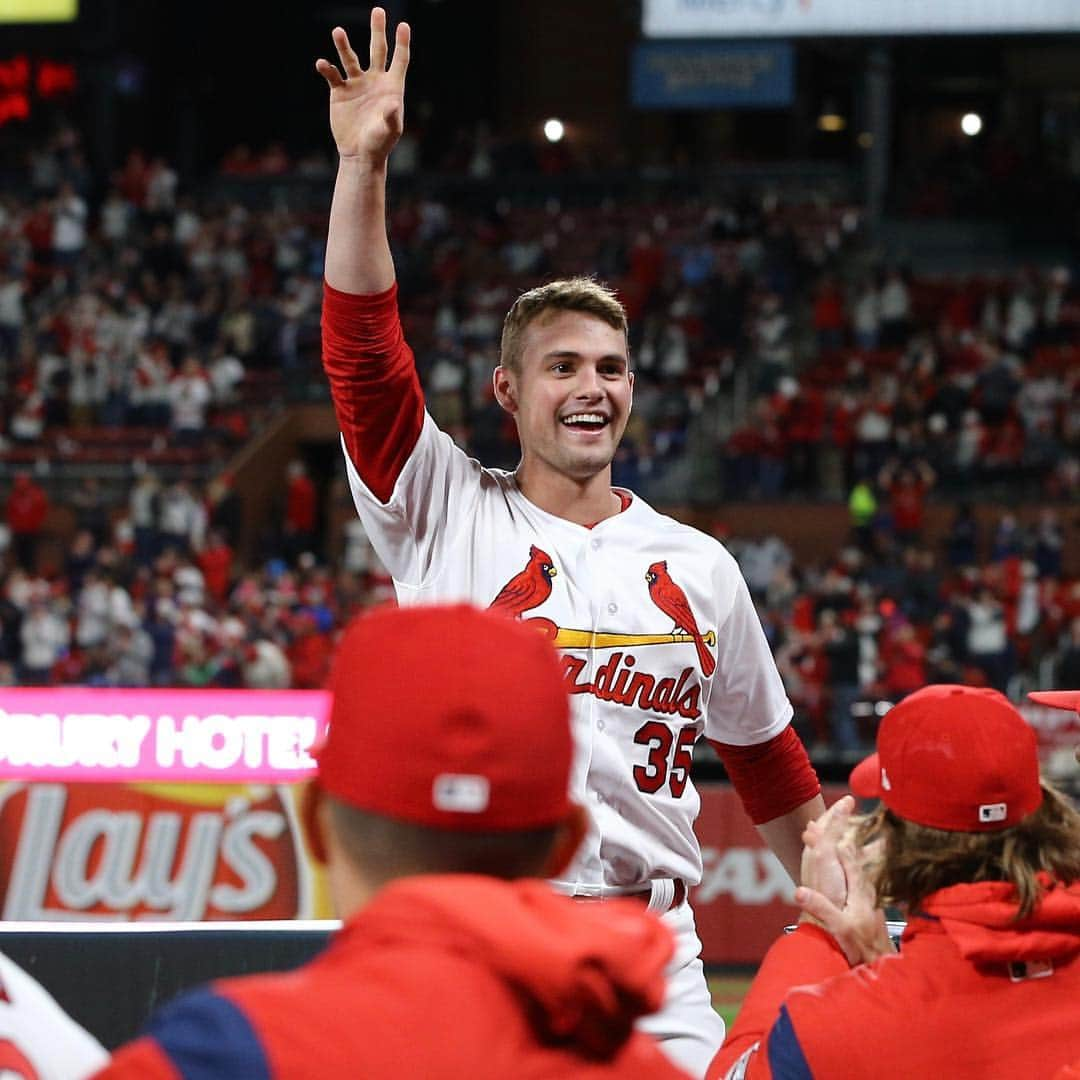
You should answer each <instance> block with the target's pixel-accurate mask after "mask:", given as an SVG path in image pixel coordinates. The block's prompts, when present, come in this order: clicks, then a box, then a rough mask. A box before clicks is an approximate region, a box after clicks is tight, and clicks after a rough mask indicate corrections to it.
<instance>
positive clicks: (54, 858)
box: [0, 781, 332, 922]
mask: <svg viewBox="0 0 1080 1080" xmlns="http://www.w3.org/2000/svg"><path fill="white" fill-rule="evenodd" d="M299 790H300V789H299V787H297V786H291V787H290V786H284V785H280V786H274V785H227V784H82V783H72V784H65V783H59V782H51V781H44V782H40V783H34V784H27V783H23V782H21V781H14V782H10V783H6V784H0V917H2V918H3V919H4V920H8V921H23V922H36V921H63V922H71V921H80V922H115V921H130V920H139V921H142V920H166V921H169V922H201V921H204V920H223V919H224V920H252V919H260V920H261V919H313V918H329V917H330V916H331V914H332V912H331V910H330V905H329V901H328V899H327V894H326V889H325V880H324V878H323V876H322V872H321V869H320V868H319V867H318V864H316V863H315V862H314V861H313V860H312V859H311V858H310V856H309V855H308V852H307V850H306V848H305V845H304V841H303V837H302V835H301V830H300V828H299V821H298V817H297V808H296V797H297V794H298V792H299Z"/></svg>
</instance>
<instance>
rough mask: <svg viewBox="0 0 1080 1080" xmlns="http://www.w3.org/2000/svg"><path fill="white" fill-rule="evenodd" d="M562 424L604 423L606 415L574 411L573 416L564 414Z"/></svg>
mask: <svg viewBox="0 0 1080 1080" xmlns="http://www.w3.org/2000/svg"><path fill="white" fill-rule="evenodd" d="M563 423H564V424H606V423H607V417H606V416H601V415H600V414H599V413H575V414H574V415H573V416H564V417H563Z"/></svg>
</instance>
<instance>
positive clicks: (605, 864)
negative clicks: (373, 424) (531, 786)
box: [345, 415, 791, 893]
mask: <svg viewBox="0 0 1080 1080" xmlns="http://www.w3.org/2000/svg"><path fill="white" fill-rule="evenodd" d="M345 459H346V464H347V470H348V476H349V484H350V487H351V489H352V494H353V499H354V501H355V503H356V508H357V511H358V512H359V515H360V517H361V519H362V521H363V523H364V527H365V528H366V529H367V531H368V534H369V536H370V537H371V540H372V543H373V544H374V546H375V550H376V551H377V552H378V554H379V556H380V558H381V559H382V560H383V562H384V563H385V564H386V566H387V568H388V569H389V571H390V573H391V574H392V575H393V578H394V583H395V588H396V591H397V595H398V599H399V601H400V602H401V603H402V604H413V603H433V602H440V603H446V602H453V601H468V602H470V603H473V604H476V605H479V606H482V607H486V606H488V605H492V604H493V603H494V606H495V607H497V608H499V609H501V610H503V611H505V612H506V613H507V614H508V615H512V616H515V617H518V618H521V619H523V620H537V621H536V626H537V628H538V630H543V631H544V632H546V633H548V634H549V636H551V637H552V638H553V640H554V641H555V643H556V645H557V646H559V648H560V649H561V650H562V653H563V663H564V669H565V675H566V681H567V685H568V688H569V690H570V692H571V695H572V696H571V703H572V716H573V720H572V722H573V730H574V737H575V740H576V743H577V748H578V752H577V754H576V755H575V765H574V771H573V774H572V777H571V794H572V796H573V798H574V799H575V801H576V802H578V803H580V804H582V805H584V806H586V807H588V809H589V811H590V815H591V818H592V829H591V830H590V833H589V836H588V837H587V839H586V841H585V843H584V844H583V846H582V848H581V851H580V853H579V855H578V857H577V859H576V860H575V862H574V864H573V866H572V867H571V868H570V869H569V870H568V871H567V874H566V876H565V880H564V881H563V882H561V883H560V885H561V886H562V887H563V888H565V889H566V890H567V891H577V892H584V893H597V892H602V891H603V889H604V888H605V887H608V888H612V889H615V890H618V889H623V890H625V889H630V888H633V887H635V886H636V887H641V886H643V885H646V884H647V883H648V882H649V881H650V880H652V879H653V878H668V877H671V878H682V879H683V880H684V881H685V882H686V883H687V884H688V885H694V884H697V883H698V882H700V880H701V853H700V849H699V847H698V843H697V839H696V837H695V836H694V831H693V824H694V819H695V818H696V817H697V814H698V810H699V807H700V799H699V797H698V794H697V792H696V790H695V789H694V785H693V784H692V783H691V781H690V778H689V772H690V764H691V753H692V749H693V744H694V742H695V741H696V740H697V739H698V738H699V737H700V736H701V735H702V734H704V735H706V736H707V737H708V738H710V739H714V740H718V741H720V742H725V743H733V744H736V745H742V746H748V745H753V744H757V743H761V742H765V741H766V740H768V739H771V738H773V737H774V736H775V735H777V734H778V733H779V732H780V731H782V730H783V728H784V727H785V726H786V725H787V724H788V722H789V721H790V718H791V705H790V703H789V702H788V699H787V695H786V694H785V692H784V688H783V684H782V683H781V681H780V677H779V675H778V674H777V671H776V666H775V664H774V663H773V659H772V656H771V654H770V652H769V647H768V644H767V642H766V640H765V635H764V633H763V631H762V629H761V625H760V622H759V621H758V617H757V613H756V612H755V610H754V607H753V604H752V602H751V600H750V596H749V593H748V591H747V588H746V585H745V583H744V582H743V579H742V576H741V574H740V573H739V570H738V567H737V565H736V563H735V560H734V559H733V558H732V557H731V556H730V555H729V554H728V552H727V551H726V550H725V549H724V547H723V546H722V545H721V544H719V543H718V542H717V541H716V540H714V539H712V538H711V537H708V536H706V535H705V534H704V533H701V532H699V531H698V530H696V529H693V528H690V527H689V526H686V525H683V524H681V523H679V522H677V521H675V520H673V519H672V518H669V517H665V516H664V515H662V514H659V513H657V512H656V511H655V510H653V509H652V508H651V507H650V506H648V505H647V504H646V503H645V502H644V500H642V499H640V498H638V497H636V496H634V497H633V498H632V499H631V500H630V502H629V505H628V506H627V508H626V509H624V511H623V512H622V513H620V514H616V515H615V516H614V517H610V518H607V519H605V520H604V521H602V522H600V523H599V524H598V525H596V526H595V527H593V528H591V529H589V528H585V527H583V526H581V525H577V524H575V523H573V522H570V521H566V520H564V519H562V518H559V517H555V516H554V515H552V514H549V513H546V512H545V511H544V510H541V509H540V508H539V507H538V506H535V505H534V504H533V503H531V502H529V500H528V499H526V498H525V497H524V496H523V495H522V494H521V492H520V491H519V490H518V487H517V483H516V481H515V478H514V475H513V474H512V473H508V472H504V471H501V470H492V469H485V468H483V467H481V466H480V465H479V464H478V463H477V462H476V461H474V460H472V459H471V458H469V457H467V456H466V454H465V453H464V452H463V451H462V450H461V449H459V448H458V447H457V446H456V445H455V444H454V442H453V441H452V440H451V439H450V437H449V436H448V435H446V434H445V433H444V432H442V431H440V430H439V429H438V427H437V426H436V425H435V423H434V421H433V420H432V419H431V417H430V416H428V415H425V417H424V425H423V429H422V431H421V434H420V438H419V440H418V442H417V445H416V447H415V449H414V450H413V452H412V454H411V455H410V457H409V459H408V461H407V462H406V464H405V467H404V469H403V470H402V472H401V473H400V475H399V476H398V477H397V480H396V483H395V486H394V490H393V493H392V495H391V497H390V500H389V502H387V503H382V502H380V501H379V499H378V498H377V497H376V496H375V495H374V494H373V493H372V492H371V491H369V490H368V488H367V487H366V486H365V484H364V482H363V481H362V480H361V479H360V477H359V476H358V475H357V472H356V469H355V468H354V467H353V464H352V462H351V461H349V457H348V453H346V455H345ZM447 645H448V648H452V642H448V643H447ZM491 662H492V664H497V663H498V662H499V658H498V657H497V656H493V657H492V658H491ZM713 668H715V670H712V669H713ZM417 677H418V678H422V677H423V673H422V672H418V673H417ZM432 690H433V692H437V687H433V688H432ZM507 708H508V709H512V708H513V702H507Z"/></svg>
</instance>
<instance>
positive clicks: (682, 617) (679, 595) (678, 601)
mask: <svg viewBox="0 0 1080 1080" xmlns="http://www.w3.org/2000/svg"><path fill="white" fill-rule="evenodd" d="M645 580H646V581H647V582H648V583H649V596H650V597H651V598H652V602H653V603H654V604H655V605H656V606H657V607H658V608H659V609H660V610H661V611H662V612H663V613H664V614H665V615H667V616H668V618H670V619H671V620H672V621H673V622H674V623H675V631H676V632H679V631H681V632H682V633H684V634H687V635H689V637H690V638H691V640H692V641H693V642H694V645H695V647H696V648H697V654H698V661H699V662H700V664H701V674H702V675H704V676H705V678H708V677H709V676H710V675H711V674H712V673H713V672H714V671H715V670H716V661H715V660H714V659H713V655H712V653H711V652H709V648H708V645H707V644H706V642H705V637H704V636H703V635H702V634H701V632H700V631H699V630H698V625H697V620H696V619H695V618H694V613H693V612H692V611H691V610H690V602H689V601H688V600H687V599H686V593H684V592H683V591H682V589H681V588H679V586H678V585H676V584H675V582H674V581H672V580H671V575H670V574H669V573H668V568H667V561H666V560H665V561H664V562H654V563H653V564H652V566H650V567H649V570H648V572H647V573H646V575H645ZM712 640H713V641H715V640H716V637H715V635H712ZM710 644H711V642H710Z"/></svg>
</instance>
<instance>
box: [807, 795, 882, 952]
mask: <svg viewBox="0 0 1080 1080" xmlns="http://www.w3.org/2000/svg"><path fill="white" fill-rule="evenodd" d="M854 805H855V802H854V800H853V799H852V798H851V797H850V796H847V795H845V796H844V798H843V799H840V800H839V801H838V802H837V803H834V804H833V806H831V807H830V808H829V810H828V811H826V813H825V814H824V815H823V816H822V817H820V818H819V819H818V820H817V821H816V822H812V823H811V824H810V825H809V826H807V831H806V834H804V842H805V843H806V851H805V852H804V854H803V884H802V885H801V886H800V887H799V888H798V889H796V890H795V903H797V904H798V905H799V907H801V908H802V910H803V921H807V922H813V923H816V924H817V925H818V926H821V927H823V928H824V929H825V930H826V931H827V932H828V933H830V934H831V935H832V936H833V937H834V938H835V939H836V943H837V944H838V945H839V946H840V948H841V949H842V950H843V953H844V956H845V957H846V958H847V961H848V963H849V964H852V965H855V964H867V963H870V962H871V961H873V960H876V959H878V957H880V956H885V955H887V954H889V953H893V952H895V951H896V949H895V947H894V946H893V943H892V939H891V938H890V937H889V933H888V930H887V928H886V926H885V913H884V912H883V911H882V910H881V909H880V908H879V907H878V906H877V897H876V896H875V894H874V889H873V887H872V886H871V884H870V881H869V878H868V876H867V865H868V864H869V862H871V861H872V860H873V859H875V858H877V857H878V856H879V852H878V851H877V850H870V849H861V850H857V849H856V847H855V843H854V838H853V835H852V831H851V829H849V827H848V826H849V823H850V819H851V812H852V809H853V808H854ZM840 875H842V876H843V881H844V884H845V887H846V892H845V894H844V895H843V896H842V897H840V890H839V884H838V882H839V878H840ZM838 898H839V899H838Z"/></svg>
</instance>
